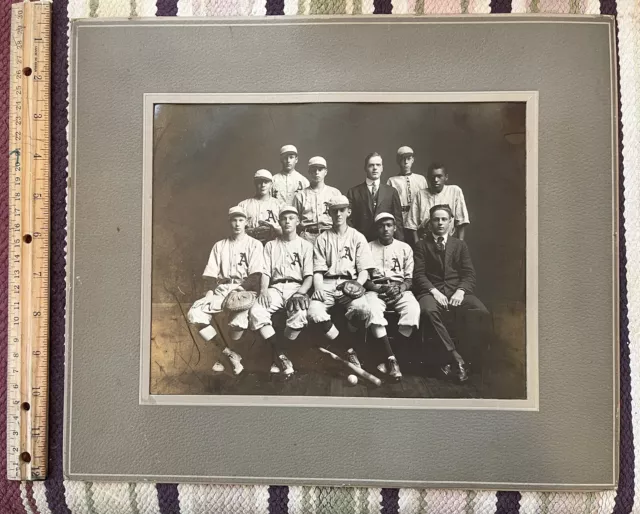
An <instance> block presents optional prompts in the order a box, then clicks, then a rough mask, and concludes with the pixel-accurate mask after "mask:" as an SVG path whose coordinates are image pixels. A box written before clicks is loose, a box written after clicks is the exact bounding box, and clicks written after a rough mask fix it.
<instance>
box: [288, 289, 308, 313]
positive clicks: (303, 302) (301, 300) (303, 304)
mask: <svg viewBox="0 0 640 514" xmlns="http://www.w3.org/2000/svg"><path fill="white" fill-rule="evenodd" d="M309 303H311V300H310V299H309V297H308V296H307V295H306V294H303V293H295V294H294V295H293V296H291V298H289V300H287V312H288V313H289V314H291V313H293V312H298V311H302V310H306V309H308V308H309Z"/></svg>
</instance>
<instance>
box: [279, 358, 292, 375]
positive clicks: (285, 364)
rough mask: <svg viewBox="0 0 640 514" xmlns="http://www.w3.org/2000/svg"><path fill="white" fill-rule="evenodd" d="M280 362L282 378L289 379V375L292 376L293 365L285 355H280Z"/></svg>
mask: <svg viewBox="0 0 640 514" xmlns="http://www.w3.org/2000/svg"><path fill="white" fill-rule="evenodd" d="M280 362H281V363H282V368H283V369H284V376H285V377H286V378H289V377H290V376H291V375H293V374H294V372H295V370H294V369H293V364H292V362H291V361H290V360H289V358H288V357H287V356H286V355H284V354H282V355H280Z"/></svg>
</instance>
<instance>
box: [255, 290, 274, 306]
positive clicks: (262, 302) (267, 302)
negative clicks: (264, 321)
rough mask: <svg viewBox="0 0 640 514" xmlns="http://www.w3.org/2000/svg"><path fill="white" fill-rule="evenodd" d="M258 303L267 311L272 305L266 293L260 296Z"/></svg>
mask: <svg viewBox="0 0 640 514" xmlns="http://www.w3.org/2000/svg"><path fill="white" fill-rule="evenodd" d="M258 303H259V304H260V305H262V306H263V307H264V308H265V309H268V308H269V305H271V298H270V297H269V295H268V294H267V292H266V291H265V292H264V293H260V296H258Z"/></svg>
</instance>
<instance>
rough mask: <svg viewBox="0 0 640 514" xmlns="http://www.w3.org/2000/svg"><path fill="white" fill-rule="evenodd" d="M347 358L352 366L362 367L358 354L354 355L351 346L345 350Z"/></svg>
mask: <svg viewBox="0 0 640 514" xmlns="http://www.w3.org/2000/svg"><path fill="white" fill-rule="evenodd" d="M347 360H348V361H349V362H350V363H351V364H353V365H354V366H358V367H359V368H361V367H362V365H361V364H360V360H359V359H358V356H357V355H356V352H355V351H354V350H353V348H349V349H348V350H347Z"/></svg>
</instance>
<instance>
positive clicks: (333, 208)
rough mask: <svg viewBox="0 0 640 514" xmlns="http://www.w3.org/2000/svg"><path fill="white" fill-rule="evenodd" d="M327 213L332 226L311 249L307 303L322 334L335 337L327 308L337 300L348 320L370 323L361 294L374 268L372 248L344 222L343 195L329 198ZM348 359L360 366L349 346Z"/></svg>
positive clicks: (346, 208) (346, 212) (345, 206)
mask: <svg viewBox="0 0 640 514" xmlns="http://www.w3.org/2000/svg"><path fill="white" fill-rule="evenodd" d="M328 203H329V214H330V215H331V219H332V222H333V228H331V229H330V230H328V231H326V232H323V233H322V234H320V235H319V236H318V239H316V243H315V245H314V248H313V288H314V292H313V296H312V297H311V304H310V305H309V312H308V315H309V321H311V323H317V324H318V325H319V326H320V328H321V329H322V331H323V332H324V335H325V337H327V339H330V340H334V339H336V337H338V335H339V332H338V329H337V328H336V326H335V325H334V324H333V322H332V321H331V316H330V315H329V309H330V308H331V307H333V306H334V305H335V304H336V303H339V304H340V305H342V306H344V307H345V309H346V317H347V320H349V321H350V322H352V321H354V322H355V321H362V322H364V324H365V326H366V327H367V328H368V327H369V326H370V324H371V309H370V308H369V302H367V299H366V298H365V297H364V292H365V290H364V287H363V285H364V283H365V282H366V281H367V280H368V279H369V270H370V269H372V268H373V267H374V264H373V259H372V257H371V250H370V249H369V244H368V243H367V240H366V239H365V237H364V236H363V235H362V234H361V233H360V232H358V231H357V230H355V229H354V228H351V227H350V226H349V225H348V224H347V219H348V218H349V216H350V215H351V209H350V208H349V200H348V199H347V197H346V196H343V195H340V196H334V197H332V198H330V199H329V201H328ZM347 355H348V359H349V361H350V362H352V363H353V364H355V365H357V366H360V362H359V360H358V357H357V355H356V353H355V350H354V349H353V347H352V346H351V345H349V348H348V350H347Z"/></svg>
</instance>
